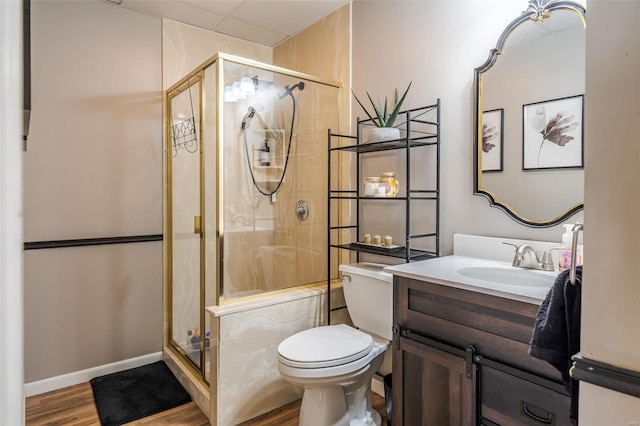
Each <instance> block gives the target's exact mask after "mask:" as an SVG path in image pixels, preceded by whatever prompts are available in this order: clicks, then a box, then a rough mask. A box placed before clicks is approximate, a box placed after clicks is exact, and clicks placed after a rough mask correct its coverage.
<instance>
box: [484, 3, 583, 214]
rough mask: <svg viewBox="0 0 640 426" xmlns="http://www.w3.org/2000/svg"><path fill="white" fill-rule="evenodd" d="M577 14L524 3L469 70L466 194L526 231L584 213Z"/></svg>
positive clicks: (577, 9)
mask: <svg viewBox="0 0 640 426" xmlns="http://www.w3.org/2000/svg"><path fill="white" fill-rule="evenodd" d="M585 16H586V15H585V10H584V8H583V7H582V6H581V5H580V4H577V3H574V2H569V1H556V0H551V1H549V0H530V1H529V7H528V8H527V10H526V11H524V12H523V13H522V15H520V16H519V17H517V18H516V19H514V20H513V21H512V22H511V23H510V24H509V25H508V26H507V28H506V29H505V30H504V31H503V32H502V35H501V36H500V38H499V40H498V43H497V44H496V48H495V49H492V50H491V51H490V54H489V58H488V59H487V61H486V62H485V63H484V64H483V65H481V66H480V67H478V68H476V69H475V113H474V193H475V194H479V195H483V196H485V197H487V198H488V199H489V202H490V204H491V205H492V206H495V207H498V208H500V209H502V210H503V211H504V212H505V213H507V214H508V215H509V216H510V217H512V218H513V219H514V220H516V221H517V222H520V223H522V224H524V225H527V226H531V227H549V226H554V225H556V224H558V223H561V222H563V221H565V220H567V219H568V218H569V217H570V216H572V215H573V214H575V213H576V212H578V211H580V210H582V209H583V207H584V201H583V200H584V155H583V152H584V150H583V147H584V138H583V128H584V127H583V118H584V88H585V22H586V21H585Z"/></svg>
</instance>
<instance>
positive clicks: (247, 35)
mask: <svg viewBox="0 0 640 426" xmlns="http://www.w3.org/2000/svg"><path fill="white" fill-rule="evenodd" d="M215 31H217V32H219V33H222V34H226V35H229V36H232V37H237V38H240V39H243V40H247V41H251V42H253V43H258V44H261V45H263V46H269V47H273V46H275V45H276V44H278V43H280V42H281V41H282V40H285V39H286V38H287V37H288V35H287V34H283V33H280V32H277V31H272V30H268V29H266V28H261V27H259V26H256V25H252V24H250V23H247V22H244V21H241V20H239V19H234V18H226V19H225V20H224V21H222V23H221V24H220V25H218V26H217V27H216V29H215Z"/></svg>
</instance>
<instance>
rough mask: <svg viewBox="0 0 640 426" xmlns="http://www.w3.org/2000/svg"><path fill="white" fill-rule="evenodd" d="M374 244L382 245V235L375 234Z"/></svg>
mask: <svg viewBox="0 0 640 426" xmlns="http://www.w3.org/2000/svg"><path fill="white" fill-rule="evenodd" d="M373 244H375V245H377V246H380V245H382V237H381V236H380V235H378V234H376V235H374V236H373Z"/></svg>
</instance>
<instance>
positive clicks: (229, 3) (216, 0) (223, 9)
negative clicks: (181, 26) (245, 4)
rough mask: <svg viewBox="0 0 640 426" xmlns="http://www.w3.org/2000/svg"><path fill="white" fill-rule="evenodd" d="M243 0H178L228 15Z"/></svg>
mask: <svg viewBox="0 0 640 426" xmlns="http://www.w3.org/2000/svg"><path fill="white" fill-rule="evenodd" d="M242 1H243V0H222V1H221V0H178V3H185V4H188V5H190V6H193V7H197V8H200V9H205V10H208V11H209V12H213V13H217V14H219V15H225V16H226V15H228V14H230V13H231V12H233V11H234V10H235V9H236V8H237V7H238V6H240V4H241V3H242Z"/></svg>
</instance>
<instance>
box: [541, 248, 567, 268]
mask: <svg viewBox="0 0 640 426" xmlns="http://www.w3.org/2000/svg"><path fill="white" fill-rule="evenodd" d="M563 248H564V247H562V246H555V247H549V248H548V249H546V250H545V251H544V253H542V262H540V263H541V264H542V269H543V270H545V271H555V270H556V268H555V266H553V259H552V258H551V252H552V251H553V250H560V249H563Z"/></svg>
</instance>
